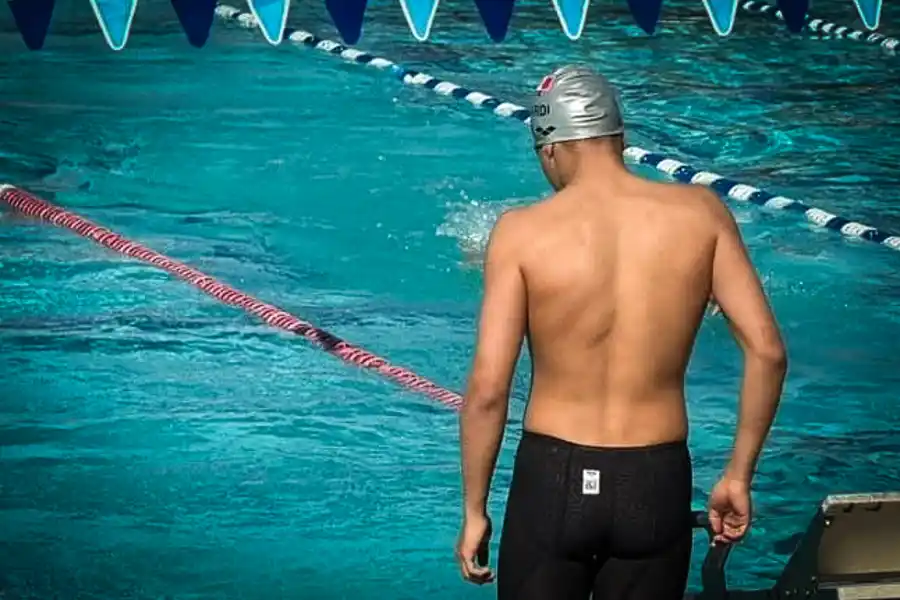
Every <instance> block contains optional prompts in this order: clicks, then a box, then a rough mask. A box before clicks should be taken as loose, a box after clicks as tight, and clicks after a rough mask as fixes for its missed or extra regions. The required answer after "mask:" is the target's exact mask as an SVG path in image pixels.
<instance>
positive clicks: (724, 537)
mask: <svg viewBox="0 0 900 600" xmlns="http://www.w3.org/2000/svg"><path fill="white" fill-rule="evenodd" d="M752 512H753V511H752V507H751V504H750V485H749V484H747V483H746V482H744V481H741V480H737V479H729V478H728V477H723V478H722V479H721V480H719V483H717V484H716V485H715V487H714V488H713V489H712V493H711V494H710V495H709V525H710V527H712V530H713V533H714V534H715V535H714V537H713V542H719V543H724V544H733V543H735V542H738V541H740V540H741V539H742V538H743V537H744V536H745V535H747V531H749V530H750V520H751V517H752Z"/></svg>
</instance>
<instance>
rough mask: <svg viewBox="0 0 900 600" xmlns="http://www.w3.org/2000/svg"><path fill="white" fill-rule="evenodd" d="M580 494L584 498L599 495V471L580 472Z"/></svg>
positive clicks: (587, 470)
mask: <svg viewBox="0 0 900 600" xmlns="http://www.w3.org/2000/svg"><path fill="white" fill-rule="evenodd" d="M581 493H582V494H583V495H585V496H597V495H599V494H600V471H594V470H593V469H585V470H584V471H582V472H581Z"/></svg>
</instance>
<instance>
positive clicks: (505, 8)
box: [475, 0, 516, 42]
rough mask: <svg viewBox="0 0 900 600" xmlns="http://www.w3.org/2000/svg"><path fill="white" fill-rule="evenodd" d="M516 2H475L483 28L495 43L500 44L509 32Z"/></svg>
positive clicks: (499, 0)
mask: <svg viewBox="0 0 900 600" xmlns="http://www.w3.org/2000/svg"><path fill="white" fill-rule="evenodd" d="M515 3H516V0H475V6H476V7H477V8H478V14H480V15H481V20H482V21H484V28H485V29H487V32H488V35H489V36H491V39H492V40H494V41H495V42H502V41H503V39H504V38H505V37H506V32H507V31H509V22H510V21H511V20H512V13H513V6H515Z"/></svg>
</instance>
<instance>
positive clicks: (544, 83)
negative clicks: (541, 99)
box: [537, 75, 553, 96]
mask: <svg viewBox="0 0 900 600" xmlns="http://www.w3.org/2000/svg"><path fill="white" fill-rule="evenodd" d="M552 89H553V75H547V76H546V77H544V78H543V79H541V82H540V83H539V84H538V86H537V93H538V96H543V95H544V94H546V93H547V92H549V91H550V90H552Z"/></svg>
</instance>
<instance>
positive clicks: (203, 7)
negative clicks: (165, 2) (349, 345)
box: [172, 0, 216, 48]
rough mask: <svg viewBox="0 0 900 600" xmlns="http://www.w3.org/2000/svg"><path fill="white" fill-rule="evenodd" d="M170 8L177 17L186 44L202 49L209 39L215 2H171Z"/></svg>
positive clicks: (173, 0)
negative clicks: (186, 41) (184, 35)
mask: <svg viewBox="0 0 900 600" xmlns="http://www.w3.org/2000/svg"><path fill="white" fill-rule="evenodd" d="M172 8H174V9H175V14H176V15H178V20H179V21H180V22H181V28H182V29H184V33H185V34H186V35H187V39H188V42H189V43H190V44H191V46H193V47H195V48H202V47H203V45H204V44H205V43H206V40H208V39H209V30H210V29H211V28H212V23H213V19H214V18H215V12H216V0H172Z"/></svg>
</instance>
